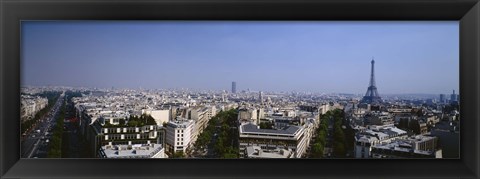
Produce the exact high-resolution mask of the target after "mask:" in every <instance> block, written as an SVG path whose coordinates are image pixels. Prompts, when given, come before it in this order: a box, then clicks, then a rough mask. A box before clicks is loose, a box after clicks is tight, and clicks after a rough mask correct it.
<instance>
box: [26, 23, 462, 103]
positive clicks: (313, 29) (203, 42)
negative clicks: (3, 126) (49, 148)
mask: <svg viewBox="0 0 480 179" xmlns="http://www.w3.org/2000/svg"><path fill="white" fill-rule="evenodd" d="M458 31H459V25H458V22H457V21H435V22H428V21H417V22H408V21H396V22H381V21H370V22H367V21H364V22H362V21H356V22H348V21H343V22H327V21H317V22H315V21H309V22H299V21H295V22H293V21H290V22H289V21H277V22H268V21H140V22H139V21H51V22H48V21H28V22H23V23H22V59H21V64H22V71H21V78H22V85H24V86H25V85H34V86H38V85H66V86H87V87H100V88H104V87H106V88H110V87H116V88H139V87H143V88H194V89H212V90H221V89H226V90H229V89H230V85H231V82H232V81H236V82H237V89H239V90H244V89H247V88H249V89H251V90H262V91H311V92H326V93H332V92H342V93H360V94H361V93H365V91H366V89H367V87H368V82H369V75H370V74H369V73H370V60H371V59H372V57H374V58H375V61H376V63H375V70H376V72H375V73H376V74H375V75H376V83H377V87H378V91H379V93H380V94H382V93H383V94H391V93H431V94H438V93H451V90H453V89H455V90H456V91H458V88H459V32H458Z"/></svg>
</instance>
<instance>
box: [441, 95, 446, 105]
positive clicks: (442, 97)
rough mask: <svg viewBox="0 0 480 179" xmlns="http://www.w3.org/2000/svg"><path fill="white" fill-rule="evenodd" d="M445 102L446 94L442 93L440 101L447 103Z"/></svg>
mask: <svg viewBox="0 0 480 179" xmlns="http://www.w3.org/2000/svg"><path fill="white" fill-rule="evenodd" d="M445 102H446V98H445V94H440V103H445Z"/></svg>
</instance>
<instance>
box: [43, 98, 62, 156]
mask: <svg viewBox="0 0 480 179" xmlns="http://www.w3.org/2000/svg"><path fill="white" fill-rule="evenodd" d="M65 108H66V106H65V102H64V103H63V104H62V107H61V108H60V114H59V115H58V116H57V118H56V119H55V120H56V123H55V128H54V129H53V134H52V138H51V140H50V143H49V145H48V154H47V157H48V158H61V157H62V138H63V120H64V119H65Z"/></svg>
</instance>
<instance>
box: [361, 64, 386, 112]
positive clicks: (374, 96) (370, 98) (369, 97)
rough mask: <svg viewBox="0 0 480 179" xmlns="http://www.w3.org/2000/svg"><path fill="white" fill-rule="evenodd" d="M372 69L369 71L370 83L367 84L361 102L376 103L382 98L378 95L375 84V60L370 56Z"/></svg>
mask: <svg viewBox="0 0 480 179" xmlns="http://www.w3.org/2000/svg"><path fill="white" fill-rule="evenodd" d="M371 63H372V71H371V73H370V84H369V85H368V89H367V93H365V96H364V97H363V99H362V103H368V104H371V103H378V102H381V101H382V99H381V98H380V95H378V91H377V86H376V85H375V73H374V72H375V60H373V58H372V62H371Z"/></svg>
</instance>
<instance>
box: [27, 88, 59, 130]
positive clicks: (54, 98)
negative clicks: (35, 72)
mask: <svg viewBox="0 0 480 179" xmlns="http://www.w3.org/2000/svg"><path fill="white" fill-rule="evenodd" d="M38 96H40V97H44V98H47V99H48V105H47V106H46V107H45V108H43V109H42V110H40V111H38V112H37V114H35V116H34V117H33V118H32V119H30V120H27V121H25V122H22V124H21V125H20V128H21V129H20V130H21V132H22V134H23V133H25V132H26V131H28V130H29V129H30V128H31V127H32V126H33V125H34V124H35V123H37V122H38V120H40V119H41V118H43V117H44V116H45V115H46V114H47V113H48V112H49V111H50V109H51V108H52V107H53V105H54V104H55V102H56V101H57V99H58V97H59V96H60V92H51V91H48V92H43V93H40V94H38Z"/></svg>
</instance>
